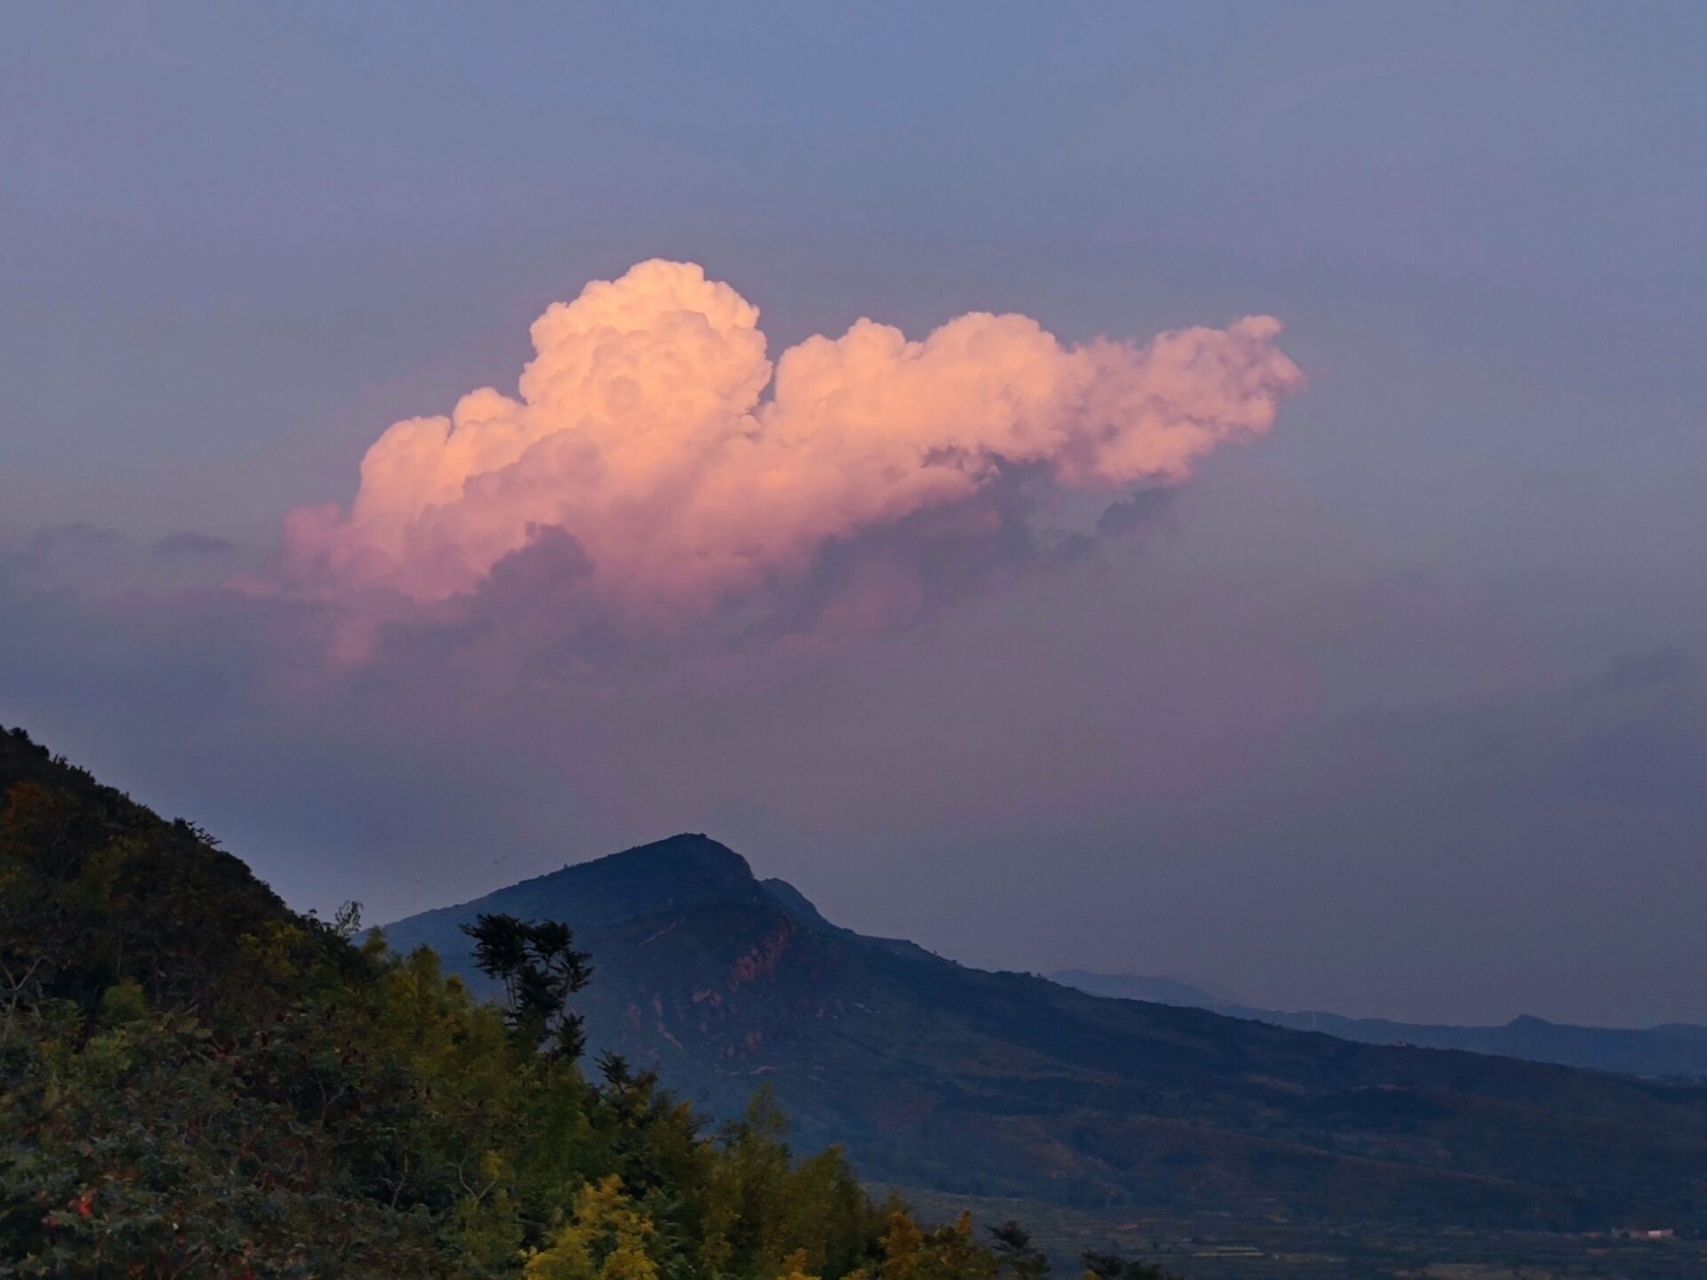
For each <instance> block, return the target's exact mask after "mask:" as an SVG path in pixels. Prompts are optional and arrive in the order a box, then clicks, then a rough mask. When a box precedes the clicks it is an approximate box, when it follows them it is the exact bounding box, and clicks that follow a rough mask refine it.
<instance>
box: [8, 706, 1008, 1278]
mask: <svg viewBox="0 0 1707 1280" xmlns="http://www.w3.org/2000/svg"><path fill="white" fill-rule="evenodd" d="M355 929H356V918H355V912H354V910H353V909H351V910H349V911H346V912H342V913H340V915H339V917H338V918H337V919H336V920H334V921H333V922H332V923H330V924H324V923H321V922H319V921H317V920H314V919H312V918H304V917H302V916H298V915H296V914H295V913H293V912H291V911H289V910H288V909H287V908H285V906H284V905H283V904H282V903H281V902H280V901H279V900H278V898H277V897H275V896H274V895H273V894H272V893H271V892H270V891H268V890H267V889H266V888H265V887H264V886H263V885H261V884H260V883H258V882H257V881H256V880H255V879H254V878H253V877H252V876H251V875H250V874H249V873H248V871H247V869H246V868H245V867H244V866H243V865H242V864H241V863H240V862H238V861H237V860H236V859H235V858H232V857H231V856H230V855H228V854H226V853H224V852H222V851H220V850H219V849H218V848H217V846H216V845H215V844H214V843H213V842H212V841H211V840H210V839H209V838H208V837H207V835H206V833H205V832H202V831H200V830H199V829H198V828H195V827H193V826H191V825H189V824H187V823H182V822H179V823H168V822H165V821H162V820H161V819H159V818H158V817H156V816H155V815H153V814H152V813H149V812H148V811H147V810H146V809H143V808H142V807H141V806H138V805H135V804H133V803H132V802H130V801H129V800H128V799H126V798H125V797H124V796H122V795H120V794H118V793H117V792H114V791H112V790H110V789H108V788H105V787H101V786H99V785H98V784H97V783H95V781H94V780H93V779H92V778H90V777H89V776H88V775H87V774H85V773H83V772H82V771H80V770H76V769H74V768H72V767H70V766H69V765H66V764H65V763H64V762H62V761H55V760H53V759H51V758H50V757H49V756H48V755H47V753H46V752H44V751H42V750H41V749H40V748H39V747H36V746H35V745H34V744H33V743H31V742H30V741H29V740H28V739H27V738H25V737H23V736H22V735H21V734H18V733H15V732H14V733H12V734H9V735H0V1277H8V1276H15V1277H49V1276H51V1277H65V1278H67V1280H96V1278H97V1277H99V1278H106V1277H126V1278H135V1280H148V1278H154V1277H159V1278H162V1280H164V1278H165V1277H174V1278H182V1280H200V1278H203V1277H205V1278H208V1280H213V1278H215V1277H218V1278H221V1280H224V1278H232V1280H261V1278H263V1277H265V1278H269V1280H271V1278H275V1277H276V1278H278V1280H284V1278H286V1277H290V1278H293V1280H307V1278H310V1277H325V1278H327V1280H334V1278H341V1277H351V1276H360V1277H377V1278H380V1280H384V1278H386V1277H396V1278H397V1280H405V1278H408V1280H434V1278H437V1277H445V1278H447V1280H449V1278H451V1277H456V1278H459V1280H461V1278H467V1280H478V1278H482V1277H505V1276H515V1277H522V1276H525V1277H527V1278H528V1280H553V1278H556V1277H572V1278H573V1280H724V1278H726V1277H727V1278H730V1280H734V1278H737V1277H739V1278H742V1280H747V1278H750V1280H780V1278H783V1277H787V1278H789V1280H806V1278H808V1277H823V1278H824V1280H836V1278H838V1277H843V1276H857V1277H860V1280H876V1277H877V1276H878V1274H879V1273H882V1274H883V1275H884V1276H886V1277H891V1280H901V1275H902V1273H901V1272H899V1271H896V1270H895V1266H894V1265H892V1263H894V1259H892V1258H891V1257H890V1255H889V1252H888V1250H889V1246H890V1243H891V1242H892V1240H899V1239H901V1238H902V1237H907V1238H908V1239H911V1237H910V1236H908V1233H907V1231H906V1230H901V1227H898V1226H897V1225H896V1224H897V1223H900V1224H903V1225H904V1226H906V1227H907V1228H908V1229H909V1230H910V1231H911V1232H912V1233H913V1235H917V1236H918V1237H919V1240H920V1241H922V1242H923V1243H922V1244H920V1245H919V1246H918V1247H917V1248H915V1249H914V1250H913V1255H916V1256H914V1261H915V1262H916V1263H918V1266H916V1267H915V1268H914V1270H913V1271H909V1272H907V1273H906V1274H908V1275H912V1274H917V1275H919V1276H920V1277H924V1276H937V1275H940V1276H944V1277H951V1276H952V1277H959V1276H965V1277H967V1278H968V1280H971V1278H972V1277H984V1276H988V1275H991V1274H993V1268H994V1266H995V1263H994V1260H993V1257H992V1255H991V1254H990V1253H989V1252H988V1251H987V1250H981V1249H976V1248H971V1247H970V1246H969V1244H968V1242H967V1241H965V1240H962V1239H961V1238H960V1236H958V1235H956V1236H954V1237H953V1238H952V1239H949V1238H947V1237H944V1238H942V1239H940V1240H939V1239H937V1237H938V1236H939V1235H940V1234H941V1233H932V1234H927V1233H925V1232H924V1231H923V1230H922V1229H921V1228H919V1227H917V1226H916V1225H914V1224H912V1223H911V1219H910V1218H907V1217H906V1215H905V1214H904V1213H901V1212H899V1211H896V1210H893V1209H891V1208H885V1209H883V1210H880V1209H879V1208H878V1207H876V1206H875V1205H873V1204H872V1203H871V1202H870V1200H869V1199H868V1198H867V1197H866V1195H865V1194H864V1193H863V1192H862V1191H861V1190H860V1187H859V1184H858V1182H857V1181H856V1180H855V1178H854V1175H853V1173H852V1171H851V1169H850V1168H849V1167H848V1165H847V1163H846V1162H845V1161H844V1160H843V1159H842V1157H841V1155H840V1153H839V1152H837V1151H834V1150H831V1151H828V1152H825V1153H823V1154H821V1155H818V1156H815V1157H813V1158H811V1159H807V1160H798V1159H796V1158H795V1157H794V1156H793V1155H792V1154H791V1153H790V1151H789V1149H788V1147H787V1146H786V1145H785V1143H784V1141H783V1130H784V1126H783V1124H782V1121H781V1117H780V1115H779V1114H778V1113H777V1112H776V1110H775V1107H774V1104H772V1103H771V1102H770V1101H769V1099H768V1098H766V1097H761V1098H760V1099H759V1100H758V1101H757V1102H756V1103H755V1105H754V1108H753V1109H752V1111H751V1112H750V1113H749V1115H748V1117H747V1119H746V1120H745V1121H743V1122H741V1123H738V1124H735V1125H732V1126H729V1127H728V1128H727V1129H726V1130H724V1131H723V1132H721V1133H719V1134H717V1135H716V1136H715V1137H708V1136H707V1135H706V1134H705V1132H704V1130H703V1125H702V1123H701V1121H700V1119H699V1117H698V1116H696V1115H695V1113H694V1112H693V1111H692V1110H691V1109H690V1108H689V1107H688V1106H686V1105H685V1104H683V1103H681V1102H678V1101H677V1100H676V1099H674V1098H672V1097H671V1096H670V1095H669V1094H668V1093H667V1092H665V1091H664V1090H663V1089H662V1088H661V1087H660V1085H659V1082H658V1079H657V1077H656V1076H655V1075H654V1074H652V1073H650V1072H636V1071H634V1070H632V1069H631V1068H630V1067H629V1066H628V1065H627V1063H625V1062H623V1061H622V1060H621V1059H618V1058H606V1059H605V1060H604V1061H603V1062H602V1063H601V1072H600V1079H599V1080H598V1081H596V1082H595V1081H591V1080H589V1079H587V1078H586V1077H585V1076H584V1075H583V1074H582V1073H581V1071H580V1069H579V1067H578V1066H577V1065H576V1063H575V1061H574V1059H575V1057H576V1055H577V1053H578V1052H579V1022H578V1015H577V1013H576V1012H575V1011H574V1010H573V1009H572V1008H571V1006H570V1001H571V1000H572V999H573V997H574V995H575V993H576V992H578V991H579V990H580V989H581V988H582V987H583V986H585V984H586V980H587V975H588V972H589V971H588V968H587V959H586V957H585V956H583V955H581V954H580V953H578V952H576V951H575V950H574V948H573V946H572V942H573V939H572V938H571V936H570V934H569V932H568V930H567V929H566V928H563V927H562V926H560V925H554V924H550V923H544V924H526V925H524V924H521V923H520V922H518V921H516V920H513V919H511V920H503V919H500V918H489V919H486V920H482V921H480V922H478V924H477V925H476V927H475V928H474V929H473V930H471V933H472V934H473V936H474V939H475V942H476V945H477V946H479V947H480V948H481V949H482V955H483V957H484V960H485V962H486V963H488V964H489V966H490V971H491V972H492V973H493V974H494V975H495V976H496V977H497V978H498V979H499V980H500V981H502V982H503V983H504V984H505V986H506V988H507V991H508V995H509V1007H508V1009H507V1011H500V1010H499V1009H496V1008H493V1007H491V1006H489V1005H485V1004H482V1003H481V1002H480V1001H479V1000H477V999H476V998H475V997H474V995H473V994H471V992H470V991H469V990H468V989H467V988H466V987H465V986H464V985H463V983H462V982H461V981H460V980H459V979H457V978H455V977H448V978H447V977H446V976H445V975H444V974H443V973H442V972H441V971H440V967H439V963H438V959H437V957H436V956H434V955H433V953H432V952H430V951H427V950H425V949H421V950H417V951H415V952H413V953H412V954H410V955H407V956H398V955H395V954H393V953H392V952H390V951H388V950H387V949H386V947H385V945H384V943H383V941H382V940H380V939H378V938H370V939H369V940H368V942H367V943H366V944H365V945H364V946H361V947H357V946H355V945H353V943H352V942H351V938H352V936H353V935H354V933H355ZM892 1215H893V1216H892ZM897 1231H900V1232H901V1234H900V1236H897V1234H896V1233H897ZM933 1240H935V1241H936V1244H935V1245H934V1246H933V1245H932V1244H931V1243H930V1242H931V1241H933ZM933 1249H934V1252H933ZM927 1263H928V1264H929V1265H926V1264H927ZM896 1265H898V1264H896Z"/></svg>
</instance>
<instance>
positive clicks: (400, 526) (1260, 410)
mask: <svg viewBox="0 0 1707 1280" xmlns="http://www.w3.org/2000/svg"><path fill="white" fill-rule="evenodd" d="M758 322H759V312H758V309H757V308H756V307H755V306H753V304H752V303H750V302H748V301H747V300H746V299H745V298H743V297H742V296H741V295H740V294H739V293H737V292H736V291H735V290H734V289H732V288H731V287H730V286H729V285H727V284H723V283H719V282H717V281H713V280H709V279H707V278H706V275H705V272H704V271H703V270H702V269H701V268H700V267H698V266H695V265H693V264H691V263H678V262H665V261H656V260H655V261H649V262H643V263H640V264H639V265H637V266H635V267H633V268H632V269H631V270H630V271H629V272H628V273H627V274H626V275H624V276H622V277H621V278H620V279H618V280H615V281H596V282H594V283H592V284H589V285H588V286H587V287H586V288H585V289H584V290H583V291H582V292H581V294H580V296H579V297H578V298H576V299H575V300H574V301H573V302H559V303H554V304H553V305H552V306H551V307H550V308H548V309H547V310H546V312H545V314H544V315H542V316H541V317H540V318H539V319H538V320H537V321H535V323H534V325H533V327H532V338H533V345H534V349H535V356H534V358H533V360H532V361H531V362H529V363H528V364H527V366H526V367H525V369H524V370H523V372H522V375H521V379H520V385H519V388H518V391H517V394H516V395H514V396H511V395H506V394H504V393H501V392H499V391H497V390H495V389H493V388H491V387H484V388H481V389H479V390H477V391H473V392H471V393H469V394H468V395H465V396H464V397H463V398H462V399H461V400H460V401H459V402H458V403H457V404H456V406H455V407H454V408H453V409H452V411H451V412H450V414H448V415H445V416H437V417H423V418H411V419H408V420H405V421H402V422H398V423H396V424H394V425H393V426H392V427H391V428H390V429H389V430H387V431H386V432H385V433H384V434H383V435H382V436H380V438H379V439H378V441H377V442H375V444H374V445H373V446H372V447H371V448H370V449H369V450H368V452H367V455H366V457H365V458H364V460H363V462H362V467H361V485H360V490H359V492H358V493H357V495H356V498H355V500H354V502H353V503H352V505H351V506H350V508H349V509H348V510H347V511H346V510H343V509H341V508H339V507H338V506H336V505H332V506H324V507H314V508H304V509H301V510H298V511H295V512H293V513H292V514H291V516H290V517H289V519H288V522H287V527H286V576H287V578H288V580H289V581H290V583H291V585H292V588H293V589H294V590H297V591H300V592H303V593H306V594H310V595H313V596H316V597H318V598H321V599H324V600H328V601H331V602H333V603H335V604H358V605H359V604H360V603H361V602H367V603H368V604H370V605H371V604H372V603H373V602H375V601H388V602H390V603H391V604H392V605H396V604H398V603H404V604H406V605H409V606H425V607H428V608H433V607H437V606H441V605H443V604H444V603H445V602H454V601H457V600H463V599H472V598H478V597H481V596H482V595H484V596H486V597H487V598H495V599H501V600H507V601H511V602H514V601H515V599H516V597H517V596H518V594H522V595H527V596H528V598H529V599H530V601H531V602H532V604H533V605H534V606H535V607H538V606H541V605H545V606H551V607H561V608H563V609H565V610H568V611H572V612H573V613H574V614H575V615H576V616H577V617H580V618H582V619H584V620H585V619H592V620H595V621H596V622H597V624H598V625H599V626H601V627H603V628H606V629H607V630H608V631H609V632H611V633H613V634H618V635H645V634H653V635H658V634H668V633H670V632H673V631H677V630H680V629H682V628H684V627H686V626H690V625H694V624H699V623H703V622H704V621H705V620H707V619H709V618H712V617H713V616H728V615H729V614H730V613H731V612H732V611H733V612H735V613H740V612H742V611H747V612H749V613H756V614H758V615H764V614H766V613H769V614H772V615H786V614H788V613H789V612H790V611H791V610H794V611H798V610H799V609H800V608H802V607H804V605H803V602H804V601H807V600H808V599H810V600H812V601H815V603H814V604H813V606H812V608H813V609H814V610H815V612H816V615H817V618H818V620H819V621H823V620H824V619H825V618H831V617H840V618H842V619H844V620H845V619H847V618H852V619H854V620H855V622H856V624H857V622H858V620H859V619H860V618H862V617H866V616H867V615H875V616H879V617H887V616H890V615H892V614H895V613H901V614H905V613H906V612H907V611H908V610H909V609H911V608H914V607H916V605H917V602H918V601H919V600H920V599H921V598H922V597H923V596H925V595H927V594H928V593H929V591H930V589H931V584H930V579H931V577H932V575H933V573H942V572H947V573H948V574H949V575H950V576H952V575H953V574H954V573H960V574H962V575H963V576H964V575H965V574H966V573H967V572H969V570H968V569H967V568H966V566H968V565H970V566H980V565H982V566H985V567H988V565H989V564H991V563H999V562H1001V561H1002V560H1003V559H1004V558H1005V557H1007V556H1009V555H1010V554H1021V555H1023V554H1030V553H1035V552H1036V550H1037V549H1038V547H1039V546H1042V545H1045V544H1047V543H1049V541H1050V539H1051V537H1052V536H1056V535H1058V534H1059V531H1060V527H1062V526H1063V525H1064V524H1066V523H1068V515H1069V514H1072V513H1074V512H1076V514H1077V515H1078V517H1079V518H1080V520H1081V523H1085V521H1084V516H1085V514H1086V512H1085V508H1086V507H1087V505H1088V508H1089V516H1090V518H1089V520H1088V528H1089V533H1088V534H1084V535H1081V537H1084V536H1088V537H1091V538H1095V537H1099V536H1103V535H1104V534H1106V533H1108V532H1111V531H1116V530H1118V529H1120V528H1123V527H1125V526H1128V525H1130V524H1131V523H1132V513H1133V512H1134V511H1136V510H1140V509H1141V508H1142V505H1143V504H1142V503H1140V504H1138V505H1137V506H1134V504H1133V497H1134V495H1135V494H1140V495H1142V494H1145V493H1150V492H1154V491H1157V490H1165V489H1168V488H1171V487H1173V486H1177V485H1179V484H1180V483H1182V482H1183V481H1184V480H1186V479H1187V478H1188V476H1189V475H1190V473H1191V471H1192V468H1193V466H1194V465H1195V464H1196V463H1197V462H1198V460H1199V459H1201V458H1202V457H1203V456H1204V455H1206V454H1207V453H1209V452H1210V451H1212V450H1213V449H1215V448H1217V447H1218V446H1220V445H1221V444H1223V443H1226V442H1228V441H1233V440H1239V439H1245V438H1249V437H1252V436H1255V435H1259V434H1261V433H1263V432H1265V431H1267V430H1268V429H1269V428H1270V427H1271V425H1272V424H1273V422H1274V419H1275V413H1276V409H1277V407H1278V405H1279V403H1280V401H1281V400H1282V399H1283V398H1284V397H1285V396H1286V395H1288V394H1289V393H1291V392H1294V391H1296V390H1297V389H1298V388H1299V387H1300V386H1301V385H1302V382H1303V378H1302V375H1301V374H1300V372H1299V370H1298V368H1297V366H1296V365H1294V364H1293V363H1292V361H1291V360H1290V359H1288V358H1287V357H1286V356H1285V355H1284V354H1283V353H1282V352H1281V351H1280V349H1279V348H1278V346H1277V345H1276V339H1277V337H1278V334H1279V332H1280V325H1279V323H1278V322H1277V321H1275V320H1273V319H1271V318H1269V317H1266V316H1253V317H1248V318H1246V319H1242V320H1239V321H1237V322H1235V323H1233V324H1232V325H1230V326H1228V327H1227V328H1226V329H1204V328H1196V329H1185V330H1180V331H1177V332H1169V333H1164V334H1161V335H1160V336H1158V337H1156V338H1154V339H1152V340H1151V341H1149V342H1147V343H1143V344H1139V343H1134V342H1127V341H1116V340H1109V339H1098V340H1095V341H1092V342H1089V343H1085V344H1083V345H1078V346H1069V345H1065V344H1063V343H1061V342H1059V341H1057V340H1056V339H1055V338H1054V337H1053V336H1051V335H1050V334H1049V333H1048V332H1046V331H1045V330H1044V329H1043V328H1041V327H1040V326H1039V325H1038V324H1037V323H1036V322H1035V321H1033V320H1030V319H1028V318H1026V317H1024V316H1020V315H990V314H985V313H973V314H969V315H964V316H961V317H959V318H958V319H955V320H951V321H949V322H948V323H947V324H944V325H943V326H942V327H940V328H939V329H937V330H936V331H934V332H933V333H931V334H930V335H929V336H928V337H927V338H925V339H924V340H923V341H910V340H908V338H907V337H906V336H905V335H904V334H903V333H902V332H901V331H900V330H899V329H896V328H893V327H891V326H888V325H883V324H878V323H875V322H873V321H871V320H860V321H859V322H858V323H857V324H855V325H854V326H853V327H852V328H851V329H849V330H848V331H847V333H845V334H844V335H842V336H841V337H840V338H835V339H832V338H827V337H813V338H809V339H807V340H806V341H804V342H802V343H800V344H799V345H797V346H794V347H792V348H790V349H788V350H787V351H784V352H783V353H782V354H781V355H780V356H779V357H778V359H777V360H776V362H775V363H774V365H773V363H772V362H771V360H770V359H769V357H768V355H767V351H766V343H765V336H764V334H763V332H762V331H761V330H760V329H759V327H758ZM1099 515H1100V516H1101V517H1102V519H1101V520H1100V521H1099V520H1098V518H1097V517H1098V516H1099ZM1052 524H1053V525H1054V526H1055V527H1054V528H1053V530H1052V529H1051V527H1050V526H1051V525H1052ZM1056 540H1057V541H1059V537H1058V536H1057V537H1056ZM850 549H864V550H865V551H868V552H870V554H859V555H854V554H852V553H851V552H850ZM945 549H946V550H945ZM536 554H543V555H545V556H547V557H548V559H549V562H550V565H551V569H550V571H549V572H539V571H530V570H527V569H525V568H522V567H519V566H518V565H517V563H516V562H517V560H518V559H521V560H526V559H528V558H530V557H532V556H534V555H536ZM850 560H852V561H856V562H857V563H855V564H853V565H852V566H851V567H850V564H849V561H850ZM944 564H947V565H948V566H949V567H948V569H946V570H945V569H944V568H943V565H944ZM838 566H839V567H838ZM956 566H958V567H956ZM974 576H977V575H976V574H974ZM832 580H833V581H832ZM529 584H531V585H529Z"/></svg>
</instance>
